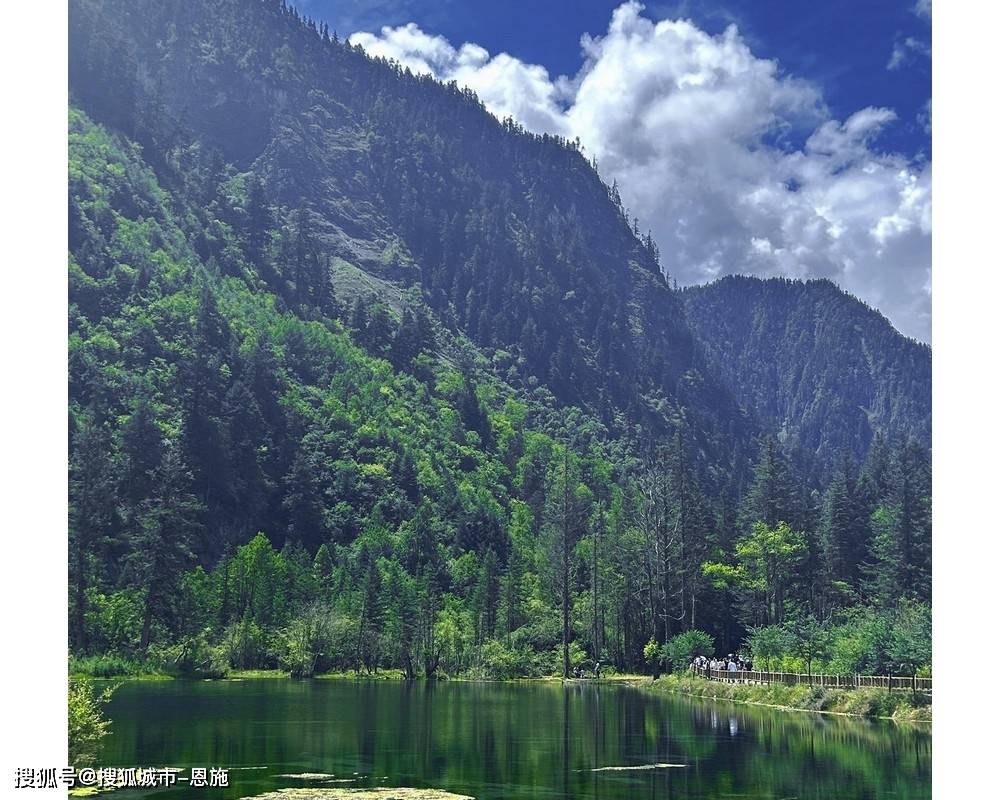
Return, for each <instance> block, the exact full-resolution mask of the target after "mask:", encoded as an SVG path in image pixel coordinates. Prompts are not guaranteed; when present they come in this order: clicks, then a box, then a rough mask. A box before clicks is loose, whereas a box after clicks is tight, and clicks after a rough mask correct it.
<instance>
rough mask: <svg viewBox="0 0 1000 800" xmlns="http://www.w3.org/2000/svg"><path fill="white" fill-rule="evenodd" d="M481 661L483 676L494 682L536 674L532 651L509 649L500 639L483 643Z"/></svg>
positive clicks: (523, 648) (522, 648)
mask: <svg viewBox="0 0 1000 800" xmlns="http://www.w3.org/2000/svg"><path fill="white" fill-rule="evenodd" d="M480 660H481V667H482V673H483V675H484V676H485V677H487V678H492V679H494V680H510V679H511V678H521V677H530V676H532V675H534V674H536V672H535V669H536V667H535V664H534V658H533V656H532V653H531V651H530V650H528V649H527V648H525V647H521V648H513V647H508V646H507V645H505V644H504V643H503V642H501V641H499V640H498V639H490V640H489V641H487V642H484V643H483V649H482V654H481V656H480Z"/></svg>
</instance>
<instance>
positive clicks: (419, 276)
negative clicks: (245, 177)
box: [70, 0, 754, 473]
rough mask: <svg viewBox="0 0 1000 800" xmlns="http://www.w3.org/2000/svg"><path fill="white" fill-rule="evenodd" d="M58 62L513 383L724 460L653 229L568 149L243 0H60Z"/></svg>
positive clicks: (731, 440) (717, 398)
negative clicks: (411, 291)
mask: <svg viewBox="0 0 1000 800" xmlns="http://www.w3.org/2000/svg"><path fill="white" fill-rule="evenodd" d="M70 67H71V92H72V95H73V97H74V99H75V100H76V101H77V102H79V103H80V105H81V106H82V108H83V110H85V111H86V112H87V114H88V115H90V116H91V117H92V118H94V119H95V120H96V121H98V122H102V123H105V124H107V125H110V126H112V127H113V128H115V129H117V130H119V131H121V132H122V133H124V134H125V135H127V136H129V137H130V138H133V139H135V140H136V141H137V142H138V143H139V144H141V145H142V146H143V148H144V152H145V154H146V157H147V158H148V159H149V160H150V163H151V165H152V166H153V167H154V168H156V169H159V170H160V171H161V172H162V171H163V168H164V167H167V166H168V165H166V164H160V163H158V159H160V158H162V157H163V155H162V154H164V153H167V152H169V151H171V150H173V151H174V152H179V151H180V149H181V148H186V152H187V156H188V157H191V158H193V157H194V154H193V153H192V152H191V151H192V149H197V152H198V157H200V158H202V159H203V160H204V161H205V162H206V163H205V164H203V165H199V166H198V167H197V169H198V170H199V172H200V173H201V174H202V179H204V178H206V177H207V175H206V173H207V172H210V171H211V170H213V169H216V168H218V167H219V166H221V165H222V164H229V165H231V166H232V168H233V169H234V170H235V171H236V172H238V173H252V174H253V175H254V176H255V177H256V178H259V179H260V180H261V182H262V187H263V193H264V197H265V199H266V202H267V203H268V204H270V205H272V206H274V207H275V208H276V209H277V214H278V216H279V217H286V218H288V217H290V215H291V214H292V212H301V213H302V214H304V215H305V216H306V217H307V218H308V223H309V225H310V226H311V229H312V232H313V234H314V237H315V240H316V243H317V246H318V248H319V250H320V254H319V255H320V257H321V258H323V259H324V260H327V259H328V260H330V261H331V263H333V264H334V265H335V268H336V272H337V273H340V274H342V273H344V272H348V273H350V272H352V271H353V270H361V271H362V272H364V273H365V274H367V275H370V276H374V277H376V278H378V279H380V280H381V281H389V282H390V283H391V284H392V285H393V286H396V287H407V286H418V287H419V289H420V295H421V296H422V298H423V300H424V301H425V302H426V303H427V305H428V306H429V307H430V309H431V310H432V311H433V312H434V314H435V315H436V317H437V318H439V319H440V320H441V321H442V322H443V323H444V325H445V326H446V327H448V328H449V329H450V330H453V331H456V332H460V333H461V334H463V335H465V336H467V337H468V338H469V339H470V340H472V341H473V342H474V343H476V344H477V345H479V346H480V347H482V348H485V349H486V350H488V351H489V353H490V356H491V358H494V359H495V360H496V361H497V362H498V365H499V368H501V369H502V370H504V371H505V372H510V375H511V379H512V380H515V381H516V382H518V383H519V384H521V385H524V386H533V385H537V384H538V383H541V384H543V385H545V386H546V387H547V388H548V389H549V390H550V391H551V392H552V393H553V394H554V395H555V397H556V398H557V399H558V400H559V401H561V402H563V403H566V404H573V405H577V406H580V407H582V408H584V409H586V410H587V411H588V412H590V413H592V414H593V415H595V416H596V417H598V418H599V419H600V420H601V421H602V422H603V423H604V424H605V425H607V426H608V427H609V428H612V429H614V430H616V431H617V432H618V433H622V432H625V431H626V430H628V429H630V428H631V427H632V426H635V425H640V426H641V427H642V429H644V430H645V431H646V432H647V434H650V435H653V436H656V437H659V436H663V435H669V434H670V433H671V432H672V431H674V430H675V429H676V428H677V427H678V426H679V425H680V426H684V427H686V428H687V431H688V434H689V436H690V440H691V442H692V444H693V446H696V447H697V449H698V451H699V452H700V454H701V455H703V456H705V458H706V460H707V462H709V463H711V464H714V465H715V468H716V471H718V472H720V473H721V472H729V471H731V470H732V468H733V466H734V464H742V465H744V466H745V462H746V461H747V459H748V457H749V442H750V437H751V436H752V435H753V430H754V426H753V423H752V421H751V420H749V419H747V418H746V417H745V415H743V414H742V413H741V412H740V411H739V409H738V407H737V406H736V403H735V402H734V401H733V399H732V397H731V396H730V395H729V394H728V393H727V392H726V390H725V389H724V388H723V387H722V386H721V385H720V384H719V383H718V381H717V380H716V379H715V378H714V377H713V376H712V374H711V373H710V372H709V371H708V370H706V368H705V365H704V364H703V363H702V361H701V359H700V356H699V354H698V351H697V349H696V348H695V347H694V346H693V339H692V336H691V332H690V330H689V329H688V327H687V325H686V323H685V321H684V313H683V309H682V307H681V304H680V302H679V301H678V298H677V295H676V293H674V292H673V291H671V289H670V287H669V286H668V284H667V281H666V280H665V278H664V276H663V274H662V272H661V270H660V266H659V263H658V260H657V259H658V254H657V252H656V247H655V244H654V243H653V242H652V241H651V240H649V239H648V238H646V239H644V238H643V237H641V236H639V234H638V227H637V223H636V222H635V221H633V220H631V219H630V218H628V216H627V214H626V212H625V211H624V210H623V209H622V207H621V205H620V200H618V198H617V192H616V191H614V190H613V189H611V188H609V187H608V186H607V185H605V184H604V183H603V182H602V181H601V179H600V177H599V176H598V174H597V172H596V170H595V169H594V167H593V166H592V165H591V164H590V163H588V161H587V160H586V158H585V157H584V156H583V154H582V153H581V152H580V149H579V148H578V146H577V145H576V144H575V143H573V142H567V141H565V140H563V139H560V138H557V137H551V136H537V135H534V134H531V133H529V132H527V131H525V130H523V129H522V128H521V127H520V126H519V125H517V124H516V123H515V122H513V121H511V120H505V121H499V120H497V119H496V118H495V117H493V116H492V115H490V114H489V113H488V112H487V111H486V110H485V109H484V108H483V106H482V104H481V103H480V102H479V101H478V100H477V98H476V97H475V96H474V95H473V94H472V93H471V92H469V91H467V90H463V89H460V88H458V87H457V86H455V85H447V86H446V85H442V84H440V83H438V82H436V81H434V80H432V79H431V78H429V77H426V76H415V75H413V74H411V73H410V72H409V71H408V70H404V69H401V68H400V67H398V66H397V65H395V64H390V63H388V62H386V61H384V60H377V59H372V58H370V57H368V56H367V55H365V54H364V53H363V51H361V50H360V48H352V47H351V46H348V45H345V44H343V43H341V42H338V41H336V40H334V39H333V38H332V37H330V36H329V34H328V32H327V31H325V30H320V29H318V28H317V27H316V26H315V25H314V24H313V23H307V22H305V21H304V20H302V19H300V18H299V17H298V14H297V12H296V11H294V10H292V9H288V8H284V7H283V6H282V5H280V4H278V3H275V2H266V1H262V0H254V2H250V3H245V2H213V3H187V2H152V1H151V0H145V1H140V2H134V1H133V0H129V1H128V2H124V1H116V0H106V1H105V2H75V3H72V4H71V17H70ZM216 177H218V176H216ZM213 180H214V179H213ZM215 182H217V181H215ZM202 199H205V200H208V199H209V198H207V197H206V198H202ZM196 244H197V245H198V246H199V255H200V256H201V257H202V258H204V259H206V260H210V259H214V260H215V261H216V262H217V263H220V264H221V263H223V261H224V259H225V254H224V253H221V252H218V251H217V249H216V250H213V249H212V247H213V246H212V243H211V242H210V241H204V242H201V243H196ZM254 267H255V269H256V272H257V277H259V278H262V279H263V280H264V281H265V282H266V283H267V284H268V285H269V286H270V287H272V288H275V289H280V288H281V287H284V286H286V285H287V284H288V283H289V282H290V278H291V276H290V275H288V274H285V272H284V271H283V270H282V268H281V265H279V264H261V263H258V264H255V265H254ZM352 268H353V269H352ZM375 285H379V286H382V285H384V284H383V283H377V284H375Z"/></svg>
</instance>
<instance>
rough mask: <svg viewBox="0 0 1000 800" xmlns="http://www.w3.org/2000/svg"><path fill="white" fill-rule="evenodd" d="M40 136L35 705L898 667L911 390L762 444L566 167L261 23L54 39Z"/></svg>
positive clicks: (275, 24) (919, 649)
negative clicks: (51, 575) (43, 521)
mask: <svg viewBox="0 0 1000 800" xmlns="http://www.w3.org/2000/svg"><path fill="white" fill-rule="evenodd" d="M70 97H71V107H70V111H69V162H70V169H69V226H70V231H69V243H70V253H69V292H70V297H69V300H70V304H69V315H70V319H69V384H70V386H69V388H70V408H69V411H70V443H69V452H70V459H69V472H70V520H69V535H70V564H69V586H70V591H69V614H70V631H71V641H70V649H71V654H72V657H73V669H74V670H78V671H89V672H91V673H94V674H113V673H116V672H128V671H142V670H147V669H164V670H171V671H178V672H181V673H184V674H200V675H219V674H224V673H225V672H226V671H227V670H228V669H251V668H280V669H285V670H288V671H289V672H290V673H292V674H293V675H299V676H308V675H312V674H315V673H317V672H322V671H327V670H358V671H362V670H363V671H366V672H376V671H378V670H385V669H398V670H401V671H402V672H403V673H404V674H405V675H406V676H407V677H415V676H427V677H431V676H443V675H458V674H468V675H487V676H493V677H513V676H516V675H541V674H553V673H556V674H559V673H561V674H563V675H566V674H568V673H569V672H570V671H571V670H572V669H573V668H574V667H577V666H579V665H580V664H582V663H584V662H586V661H591V662H595V661H601V662H602V663H603V664H605V665H610V666H612V667H614V668H615V669H617V670H621V671H629V670H633V671H634V670H640V669H643V670H644V669H652V670H653V671H654V672H659V671H660V670H661V669H663V668H669V667H677V666H681V665H683V664H685V663H686V660H687V659H689V658H690V657H691V656H692V655H693V654H694V653H695V652H697V651H699V650H703V649H714V650H716V651H718V652H727V651H734V650H736V649H737V648H744V649H746V650H747V651H748V652H752V653H753V656H754V658H755V659H756V660H757V661H758V662H760V661H762V660H764V661H767V662H768V663H772V662H773V663H774V664H775V665H776V664H777V663H778V662H781V663H784V664H785V665H786V666H788V667H790V668H798V667H800V666H801V667H802V668H809V669H815V668H816V667H817V666H819V665H822V666H823V667H824V668H826V669H831V670H839V671H844V672H885V671H890V670H894V671H898V670H905V671H915V670H917V669H918V668H923V667H926V666H927V665H928V663H929V625H930V623H929V607H928V604H929V601H930V457H929V453H928V451H927V450H926V447H925V443H926V425H927V424H928V423H926V419H925V418H924V417H922V416H921V414H923V411H924V410H923V409H922V407H920V406H919V404H915V403H913V402H911V401H910V400H909V399H908V397H909V396H908V395H907V396H903V395H905V393H906V392H911V391H915V392H917V393H918V394H919V393H920V392H923V391H925V390H926V385H925V383H924V382H925V381H926V375H925V374H924V373H922V372H920V368H921V367H920V364H919V363H917V365H916V366H914V364H913V363H911V362H907V361H896V362H893V363H894V364H896V365H897V366H894V367H893V369H896V370H900V371H906V374H904V375H902V376H900V377H899V378H898V379H896V380H893V381H887V382H885V383H884V384H883V383H880V384H879V386H880V387H881V388H880V389H879V392H878V398H879V403H880V404H881V405H882V406H885V407H886V408H888V409H890V411H888V412H886V413H888V414H889V416H888V417H886V416H885V415H879V414H877V413H876V414H870V415H869V416H868V420H869V424H870V426H871V435H870V436H869V435H867V434H864V435H862V434H859V433H857V432H856V431H855V429H854V427H852V426H855V424H856V423H855V420H854V418H853V416H852V414H853V413H854V410H853V409H850V408H846V407H844V408H842V407H840V406H838V405H836V404H834V403H830V404H828V405H827V406H826V407H825V409H824V411H823V413H822V414H818V415H817V414H814V415H812V416H810V415H808V414H806V413H805V412H803V411H801V409H800V408H799V406H797V405H796V404H795V403H789V402H787V400H786V398H785V395H783V394H782V395H781V398H782V400H781V402H782V403H784V405H783V406H782V407H781V408H780V409H777V410H776V409H772V408H769V409H767V410H766V412H765V411H762V409H761V408H760V405H761V403H760V402H759V399H758V397H757V396H756V395H753V394H752V392H751V393H749V394H748V390H747V388H746V387H747V386H748V385H749V386H751V387H754V390H757V391H763V390H762V389H760V387H761V386H764V385H766V383H767V381H768V380H769V376H770V375H775V373H779V374H776V375H775V380H776V381H778V382H780V383H781V385H782V386H787V385H795V384H796V381H798V380H800V379H801V377H800V376H799V377H797V376H796V374H795V372H794V370H800V371H801V369H802V365H801V363H798V364H797V365H794V366H793V364H792V363H791V361H789V360H788V359H783V358H777V359H773V360H772V361H771V362H769V363H767V364H764V365H762V366H761V368H760V371H759V372H758V373H753V374H754V375H755V376H756V377H753V378H752V379H751V378H747V379H746V380H742V379H741V380H739V381H736V380H733V376H732V375H731V374H729V373H727V372H726V371H725V370H724V369H722V368H721V367H720V363H721V362H722V361H725V360H728V359H730V358H732V357H733V355H731V354H730V349H729V348H728V346H727V345H725V344H724V342H725V341H726V340H725V338H724V335H723V332H719V331H717V330H714V329H712V328H710V327H709V326H706V325H705V324H697V325H695V327H694V330H692V327H691V326H690V325H689V322H688V319H689V317H690V318H696V317H697V307H696V306H695V305H694V304H693V303H692V302H689V300H688V298H687V297H686V296H684V295H686V294H687V293H686V292H685V293H683V294H682V293H678V292H676V291H674V290H673V289H671V287H670V282H669V279H668V278H667V276H666V275H665V273H664V272H663V269H662V267H668V266H669V254H660V253H659V252H658V251H657V247H656V245H655V243H654V242H653V241H652V238H651V237H649V236H648V235H645V236H644V235H643V234H642V233H641V228H640V226H639V223H638V221H637V220H635V219H634V217H633V216H632V215H631V213H630V212H629V211H628V210H626V209H624V208H623V207H622V205H621V201H620V199H619V198H618V195H617V189H616V187H615V186H614V185H613V184H612V185H611V186H608V185H607V184H606V183H604V182H603V181H602V180H601V178H600V176H599V174H598V172H597V169H596V166H595V165H594V164H593V163H591V162H588V160H587V159H586V157H585V155H584V154H583V153H582V151H581V148H580V147H579V145H578V144H577V143H575V142H567V141H564V140H561V139H558V138H554V137H550V136H537V135H534V134H531V133H529V132H527V131H525V130H523V129H522V128H520V126H519V125H518V124H517V123H515V122H514V121H512V120H497V119H495V118H494V117H492V116H491V115H490V114H488V113H487V112H486V111H485V110H484V109H483V107H482V106H481V104H480V103H479V101H478V100H477V99H476V97H475V96H474V95H472V94H471V93H470V92H468V91H465V90H462V89H460V88H458V87H457V86H455V85H450V86H445V85H441V84H439V83H437V82H435V81H433V80H431V79H429V78H426V77H421V76H414V75H412V74H410V73H409V72H408V71H407V70H405V69H401V68H400V67H399V66H398V65H395V64H392V63H387V62H385V61H381V60H378V59H372V58H369V57H368V56H367V55H366V54H364V52H363V51H361V50H360V49H359V48H355V47H352V46H350V45H349V44H345V43H343V42H342V41H340V40H339V38H338V37H337V35H336V33H334V32H331V31H329V30H327V29H326V28H325V27H324V26H321V25H317V24H316V23H314V22H312V21H310V20H307V19H304V18H302V17H301V15H300V14H299V13H298V12H297V11H296V10H295V9H294V8H291V7H286V6H285V5H284V4H283V3H280V2H274V1H273V0H255V1H254V2H249V3H246V2H212V3H210V2H202V1H199V2H149V1H146V0H143V1H141V2H124V0H104V2H101V1H100V0H73V2H71V3H70ZM661 259H662V260H663V261H664V262H666V263H665V264H664V265H662V266H661V264H660V261H661ZM832 289H833V287H831V290H832ZM725 313H730V312H725ZM731 313H732V314H735V313H736V312H735V311H732V312H731ZM755 313H757V315H758V316H765V315H767V314H773V315H775V317H778V316H782V315H784V314H785V313H786V312H785V310H783V309H781V308H776V307H771V306H767V307H761V310H759V311H758V312H755ZM715 316H716V319H717V320H718V319H719V317H720V315H719V314H717V313H716V314H715ZM722 316H724V315H722ZM774 324H775V325H778V324H783V323H782V321H781V320H778V319H775V320H774ZM725 335H729V334H725ZM738 335H739V334H734V336H737V337H738ZM897 337H898V335H897ZM712 342H714V343H715V344H714V345H713V344H712ZM865 342H866V345H865V346H866V347H867V348H868V350H867V351H866V352H865V355H863V356H859V355H858V354H857V353H856V352H854V345H852V343H851V342H850V341H848V342H847V343H845V344H844V346H843V347H842V348H840V349H838V350H836V351H835V352H829V353H827V354H826V355H827V357H828V361H825V362H824V363H823V370H824V372H825V374H827V375H828V376H832V375H835V374H836V371H837V370H838V368H839V367H838V362H837V360H836V359H838V358H841V357H842V358H843V364H844V365H845V366H844V369H845V370H846V369H852V368H853V367H851V366H850V365H851V364H853V363H854V360H853V359H857V358H868V359H869V362H870V363H874V364H876V365H877V364H880V363H884V361H885V360H886V359H888V358H890V356H889V355H887V353H888V351H889V350H890V349H891V348H893V347H896V346H897V342H896V340H895V339H892V337H891V336H889V335H888V334H884V335H882V336H880V337H874V338H873V337H866V338H865ZM756 344H757V350H758V351H760V352H761V353H763V352H764V351H766V350H767V347H766V342H760V341H758V342H757V343H756ZM795 352H796V353H799V354H801V353H804V352H807V351H806V350H802V349H800V350H796V351H795ZM736 357H738V358H740V359H741V360H743V361H746V360H749V359H751V358H752V356H751V354H750V353H749V351H748V350H744V351H742V352H741V353H740V354H739V355H738V356H736ZM764 357H765V356H764V355H763V354H762V355H761V356H760V358H764ZM811 357H812V356H810V358H811ZM803 358H805V356H803ZM917 361H919V359H917ZM786 370H787V372H783V371H786ZM828 380H832V379H828ZM809 386H810V389H812V388H813V384H810V385H809ZM913 387H916V389H914V388H913ZM827 390H828V384H822V385H820V386H819V387H818V388H815V391H817V392H819V393H821V394H822V393H824V392H825V391H827ZM845 405H846V404H845ZM782 415H784V416H782ZM789 415H794V419H793V420H792V424H793V425H794V424H798V423H797V422H796V421H797V420H802V423H801V424H802V428H801V429H796V435H795V436H793V437H789V436H788V435H787V432H788V422H787V419H788V418H789ZM904 417H905V419H904ZM779 422H782V424H780V425H779V424H778V423H779ZM807 430H808V431H809V433H808V435H807V434H806V431H807ZM845 431H847V433H845ZM817 464H820V465H821V467H817V466H816V465H817Z"/></svg>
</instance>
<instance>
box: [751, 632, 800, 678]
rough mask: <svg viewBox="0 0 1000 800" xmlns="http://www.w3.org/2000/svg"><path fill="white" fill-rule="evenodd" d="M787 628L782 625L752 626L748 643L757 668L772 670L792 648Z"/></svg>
mask: <svg viewBox="0 0 1000 800" xmlns="http://www.w3.org/2000/svg"><path fill="white" fill-rule="evenodd" d="M789 638H790V637H789V635H788V631H787V630H786V628H785V627H784V626H782V625H762V626H760V627H758V628H751V629H750V634H749V636H747V639H746V645H747V647H749V648H750V657H751V659H752V661H753V665H754V668H755V669H763V670H766V671H769V670H771V668H772V667H773V666H774V664H775V662H776V661H779V660H780V659H781V658H782V656H784V655H785V654H786V653H788V652H789V651H790V650H791V642H790V641H789Z"/></svg>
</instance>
